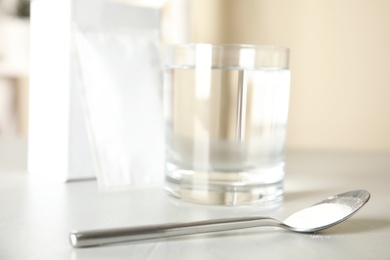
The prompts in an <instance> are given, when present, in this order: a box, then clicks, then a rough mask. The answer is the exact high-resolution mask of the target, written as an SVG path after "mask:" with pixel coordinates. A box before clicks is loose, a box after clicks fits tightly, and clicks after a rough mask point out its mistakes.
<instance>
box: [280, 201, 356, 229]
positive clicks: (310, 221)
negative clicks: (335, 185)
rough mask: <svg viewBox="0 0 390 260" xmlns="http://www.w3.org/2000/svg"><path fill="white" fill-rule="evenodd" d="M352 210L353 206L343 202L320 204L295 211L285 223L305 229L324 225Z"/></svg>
mask: <svg viewBox="0 0 390 260" xmlns="http://www.w3.org/2000/svg"><path fill="white" fill-rule="evenodd" d="M352 211H353V209H352V208H351V207H349V206H347V205H343V204H335V203H324V204H318V205H314V206H312V207H310V208H307V209H303V210H301V211H298V212H297V213H294V214H293V215H291V216H290V217H288V218H287V219H286V220H285V221H284V223H285V224H286V225H289V226H291V227H295V228H304V229H306V228H314V227H322V226H326V225H329V224H331V223H334V222H336V221H338V220H340V219H342V218H343V217H345V216H347V215H348V214H350V213H352Z"/></svg>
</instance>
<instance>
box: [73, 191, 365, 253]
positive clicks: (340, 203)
mask: <svg viewBox="0 0 390 260" xmlns="http://www.w3.org/2000/svg"><path fill="white" fill-rule="evenodd" d="M369 199H370V193H369V192H368V191H365V190H355V191H349V192H345V193H341V194H338V195H335V196H331V197H329V198H327V199H325V200H323V201H321V202H319V203H316V204H314V205H312V206H311V207H308V208H306V209H303V210H301V211H298V212H296V213H294V214H292V215H291V216H290V217H288V218H287V219H286V220H285V221H283V222H281V221H279V220H276V219H274V218H271V217H265V216H254V217H238V218H221V219H213V220H204V221H196V222H187V223H168V224H159V225H149V226H138V227H124V228H112V229H101V230H88V231H72V232H71V233H70V234H69V238H70V243H71V245H72V246H73V247H90V246H99V245H105V244H114V243H124V242H130V241H138V240H146V239H156V238H164V237H173V236H183V235H191V234H199V233H209V232H218V231H227V230H235V229H244V228H252V227H261V226H274V227H279V228H284V229H287V230H290V231H294V232H299V233H313V232H317V231H320V230H323V229H326V228H330V227H332V226H334V225H337V224H339V223H341V222H343V221H345V220H346V219H348V218H350V217H351V216H352V215H353V214H355V213H356V212H357V211H358V210H359V209H360V208H361V207H363V206H364V205H365V204H366V203H367V201H368V200H369Z"/></svg>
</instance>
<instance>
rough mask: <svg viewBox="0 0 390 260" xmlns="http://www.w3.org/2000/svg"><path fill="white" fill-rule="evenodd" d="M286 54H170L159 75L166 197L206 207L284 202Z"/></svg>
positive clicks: (209, 50)
mask: <svg viewBox="0 0 390 260" xmlns="http://www.w3.org/2000/svg"><path fill="white" fill-rule="evenodd" d="M289 91H290V71H289V69H288V49H286V48H282V47H277V46H259V45H236V44H232V45H212V44H188V45H173V46H169V47H168V48H167V51H166V63H165V71H164V117H165V124H166V128H165V129H166V133H165V135H166V136H165V144H166V186H165V188H166V190H167V191H168V193H169V194H170V195H173V196H175V197H178V198H180V199H183V200H185V201H191V202H196V203H203V204H212V205H247V204H271V203H275V202H279V201H281V200H282V198H283V178H284V150H285V139H286V124H287V115H288V103H289Z"/></svg>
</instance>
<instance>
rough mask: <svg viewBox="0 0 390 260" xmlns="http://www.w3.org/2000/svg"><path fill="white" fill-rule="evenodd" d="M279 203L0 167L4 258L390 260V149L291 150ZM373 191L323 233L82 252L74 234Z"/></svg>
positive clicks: (247, 234)
mask: <svg viewBox="0 0 390 260" xmlns="http://www.w3.org/2000/svg"><path fill="white" fill-rule="evenodd" d="M286 172H287V175H286V181H285V200H284V202H283V203H282V205H280V206H279V207H276V208H273V209H262V208H261V207H244V208H243V207H239V208H236V207H208V206H200V205H193V204H186V203H182V202H180V201H177V200H175V199H172V198H169V197H168V196H167V195H165V194H164V192H163V191H162V187H144V188H134V189H133V190H130V191H126V192H118V193H105V194H99V193H98V191H97V185H96V182H95V181H83V182H71V183H66V184H64V183H52V182H48V181H46V180H42V179H38V178H37V177H33V176H28V174H27V173H25V172H23V171H21V172H16V171H11V170H7V171H4V170H3V171H0V259H4V260H8V259H40V260H42V259H56V260H61V259H72V260H76V259H77V260H79V259H149V260H150V259H197V260H199V259H201V260H207V259H257V260H258V259H390V189H389V184H390V153H357V152H356V153H341V152H337V153H336V152H334V153H331V152H291V153H288V156H287V167H286ZM355 189H366V190H368V191H370V192H371V199H370V201H369V202H368V204H367V205H366V206H365V207H364V208H362V209H361V211H359V212H358V213H357V214H356V215H354V216H353V217H352V218H350V219H349V220H347V221H346V222H344V223H342V224H340V225H338V226H335V227H333V228H330V229H328V230H325V231H322V232H320V233H317V234H297V233H292V232H288V231H285V230H281V229H277V228H274V227H262V228H255V229H247V230H236V231H229V232H221V233H213V234H207V235H206V234H204V235H192V236H186V237H180V238H167V239H158V240H153V241H143V242H133V243H127V244H122V245H115V246H105V247H96V248H81V249H73V248H72V247H71V246H70V245H69V242H68V232H69V231H70V230H73V229H94V228H106V227H118V226H129V225H147V224H157V223H163V222H175V221H191V220H201V219H208V218H213V217H228V216H239V215H255V214H260V215H270V216H273V217H276V218H279V219H284V218H286V217H287V216H288V215H289V214H291V213H293V212H294V211H297V210H300V209H302V208H304V207H306V206H309V205H311V204H314V203H316V202H318V201H320V200H322V199H325V198H327V197H328V196H331V195H334V194H338V193H342V192H345V191H349V190H355Z"/></svg>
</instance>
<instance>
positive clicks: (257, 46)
mask: <svg viewBox="0 0 390 260" xmlns="http://www.w3.org/2000/svg"><path fill="white" fill-rule="evenodd" d="M196 46H211V47H212V48H237V49H240V48H246V49H264V50H279V51H287V52H288V51H290V49H289V48H288V47H285V46H281V45H271V44H248V43H218V44H214V43H203V42H199V43H178V44H175V43H172V44H166V47H167V48H194V47H196Z"/></svg>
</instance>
